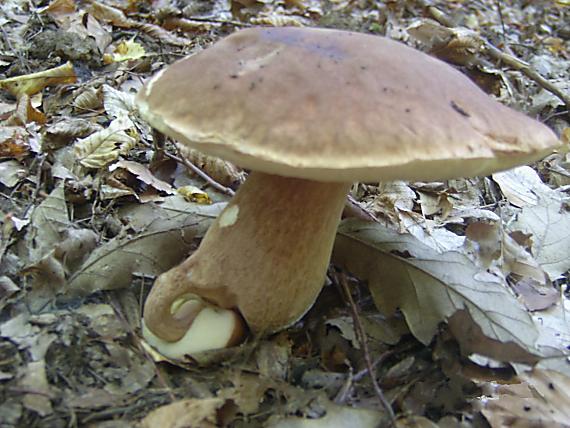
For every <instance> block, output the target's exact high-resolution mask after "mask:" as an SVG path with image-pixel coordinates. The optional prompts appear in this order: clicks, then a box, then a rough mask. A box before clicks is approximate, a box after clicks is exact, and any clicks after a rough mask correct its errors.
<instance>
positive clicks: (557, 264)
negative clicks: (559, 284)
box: [510, 198, 570, 280]
mask: <svg viewBox="0 0 570 428" xmlns="http://www.w3.org/2000/svg"><path fill="white" fill-rule="evenodd" d="M510 229H511V230H520V231H522V232H525V233H531V234H532V254H533V255H534V257H535V258H536V260H537V261H538V263H539V264H540V266H541V267H542V268H543V269H544V270H545V271H546V273H547V274H548V276H549V277H550V279H551V280H555V279H557V278H558V277H559V276H560V275H562V274H563V273H564V272H566V271H567V270H568V269H570V257H569V256H568V255H569V254H570V212H568V210H567V209H566V208H565V206H564V204H562V202H561V201H560V200H557V199H556V198H548V199H543V198H541V199H540V200H539V203H538V204H537V205H535V206H526V207H524V208H523V209H522V212H521V213H520V214H519V215H518V218H517V221H516V222H515V223H513V224H512V225H511V227H510Z"/></svg>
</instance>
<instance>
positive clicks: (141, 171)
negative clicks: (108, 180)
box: [109, 159, 175, 195]
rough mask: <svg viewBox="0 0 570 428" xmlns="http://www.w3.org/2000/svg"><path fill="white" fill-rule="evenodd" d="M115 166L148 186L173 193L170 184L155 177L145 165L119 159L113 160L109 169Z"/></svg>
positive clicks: (113, 168) (114, 168)
mask: <svg viewBox="0 0 570 428" xmlns="http://www.w3.org/2000/svg"><path fill="white" fill-rule="evenodd" d="M117 168H123V169H126V170H127V171H129V172H130V173H131V174H134V175H135V176H136V177H137V179H139V180H140V181H142V182H143V183H145V184H148V185H149V186H152V187H154V188H155V189H156V190H158V191H160V192H165V193H168V194H170V195H172V194H174V193H175V191H174V189H173V188H172V186H171V185H170V184H168V183H167V182H166V181H162V180H159V179H158V178H156V177H155V176H154V175H153V174H152V172H150V170H149V169H148V168H147V167H146V166H144V165H142V164H140V163H138V162H133V161H128V160H124V159H121V160H119V161H118V162H115V163H114V164H113V165H111V166H109V171H114V170H116V169H117Z"/></svg>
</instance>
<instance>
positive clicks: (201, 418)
mask: <svg viewBox="0 0 570 428" xmlns="http://www.w3.org/2000/svg"><path fill="white" fill-rule="evenodd" d="M224 404H226V400H224V399H222V398H201V399H200V398H190V399H187V400H181V401H176V402H174V403H172V404H167V405H166V406H162V407H159V408H158V409H155V410H153V411H152V412H150V413H149V414H148V415H147V416H146V417H145V418H144V419H143V420H142V421H141V422H140V427H141V428H155V427H163V428H215V427H217V426H220V424H219V423H218V411H219V410H220V409H221V408H222V407H223V406H224Z"/></svg>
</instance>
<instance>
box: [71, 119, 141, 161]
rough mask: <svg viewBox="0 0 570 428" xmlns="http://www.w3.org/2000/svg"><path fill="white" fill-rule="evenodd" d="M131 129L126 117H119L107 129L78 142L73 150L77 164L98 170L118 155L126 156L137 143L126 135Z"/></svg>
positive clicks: (132, 126) (131, 124)
mask: <svg viewBox="0 0 570 428" xmlns="http://www.w3.org/2000/svg"><path fill="white" fill-rule="evenodd" d="M133 128H134V124H133V122H131V120H130V119H129V118H128V116H120V117H118V118H117V119H115V120H113V121H112V122H111V123H110V124H109V126H108V127H107V128H105V129H102V130H101V131H98V132H95V133H93V134H91V135H89V136H88V137H86V138H83V139H81V140H78V141H77V142H76V143H75V147H74V148H75V155H76V157H77V159H78V161H79V163H80V164H81V165H83V166H84V167H86V168H94V169H98V168H102V167H104V166H105V165H108V164H109V163H111V162H113V161H115V160H117V159H118V157H119V155H121V154H127V153H128V152H129V150H131V149H132V148H133V147H134V145H135V144H136V142H137V139H136V138H135V137H133V136H132V135H129V133H128V132H129V130H131V129H133Z"/></svg>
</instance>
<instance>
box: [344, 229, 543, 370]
mask: <svg viewBox="0 0 570 428" xmlns="http://www.w3.org/2000/svg"><path fill="white" fill-rule="evenodd" d="M333 261H334V262H335V263H337V264H340V265H341V266H343V267H345V268H346V269H348V270H349V271H351V272H353V273H354V274H356V275H357V276H359V277H360V278H361V279H364V280H368V284H369V287H370V291H371V293H372V296H373V298H374V301H375V303H376V305H377V306H378V308H379V309H380V310H382V312H383V313H385V314H387V315H389V314H392V313H394V311H395V310H396V309H400V310H401V311H402V312H403V313H404V316H405V317H406V321H407V322H408V325H409V327H410V330H411V331H412V333H413V334H414V336H416V337H417V338H418V339H419V340H420V341H421V342H422V343H424V344H426V345H427V344H428V343H430V341H431V339H432V337H433V335H434V334H435V333H436V332H437V331H438V325H439V323H441V322H443V321H446V320H448V319H449V318H450V317H452V316H454V315H455V316H457V314H459V313H461V312H462V313H466V314H468V315H469V316H465V317H464V323H465V324H464V327H465V328H467V329H469V327H468V326H469V325H472V326H473V330H475V329H480V330H481V332H482V334H483V335H484V337H487V338H488V339H490V340H492V341H494V342H496V346H494V347H489V345H488V343H484V342H483V341H481V342H480V343H479V344H478V343H477V342H473V341H471V342H470V341H469V340H468V339H469V337H456V339H457V340H458V341H459V343H460V344H462V345H465V346H466V348H469V349H470V350H471V352H475V351H476V352H478V353H481V354H484V355H489V356H491V357H494V358H497V359H503V360H511V359H513V358H520V359H522V360H529V361H536V356H535V353H536V349H535V346H534V345H535V341H536V339H537V336H538V332H537V329H536V327H535V325H534V322H533V320H532V318H531V316H530V315H529V314H528V313H527V311H526V310H525V309H524V308H523V307H522V305H521V304H520V302H518V301H517V299H516V298H515V296H514V295H513V293H512V292H511V291H510V290H509V288H508V286H507V285H506V283H505V282H504V280H502V279H501V278H499V277H497V276H494V275H492V274H490V273H489V272H486V271H484V270H482V269H479V268H478V267H477V266H476V265H475V264H474V263H473V262H472V261H471V260H470V259H469V258H468V257H467V256H466V255H464V254H462V253H461V252H459V251H448V252H443V253H438V252H436V251H434V250H433V249H431V248H430V247H428V246H426V245H424V244H423V243H422V242H420V241H419V240H417V239H416V238H414V237H413V236H411V235H400V234H398V233H396V232H394V231H392V230H389V229H387V228H385V227H383V226H381V225H378V224H376V223H367V222H363V221H359V220H354V219H349V220H346V221H344V222H342V223H341V226H340V228H339V232H338V234H337V240H336V242H335V249H334V255H333ZM515 344H516V346H517V347H518V348H519V350H520V352H519V353H518V354H517V356H516V357H515V355H514V354H513V351H512V349H511V347H512V346H514V345H515ZM478 345H479V346H480V347H481V348H482V349H480V350H476V349H475V348H477V346H478ZM502 345H504V346H502ZM507 345H508V346H507Z"/></svg>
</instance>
